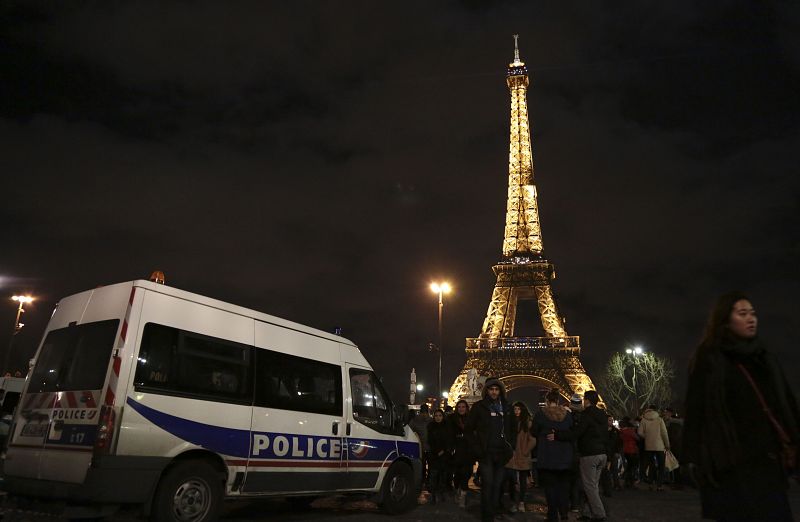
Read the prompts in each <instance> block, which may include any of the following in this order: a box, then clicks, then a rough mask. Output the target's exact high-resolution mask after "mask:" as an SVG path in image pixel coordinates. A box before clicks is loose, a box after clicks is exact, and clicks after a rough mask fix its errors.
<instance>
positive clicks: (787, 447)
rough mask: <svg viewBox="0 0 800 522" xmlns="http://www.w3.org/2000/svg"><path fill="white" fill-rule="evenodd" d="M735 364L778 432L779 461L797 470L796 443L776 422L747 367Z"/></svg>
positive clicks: (788, 469) (785, 466)
mask: <svg viewBox="0 0 800 522" xmlns="http://www.w3.org/2000/svg"><path fill="white" fill-rule="evenodd" d="M736 366H738V367H739V370H741V372H742V374H744V376H745V378H746V379H747V381H748V382H749V383H750V386H751V387H752V388H753V391H754V392H756V397H758V402H760V403H761V408H762V409H763V410H764V413H765V414H766V415H767V418H769V422H770V423H771V424H772V427H773V428H775V432H776V433H777V434H778V439H779V440H780V442H781V463H782V464H783V467H784V469H786V470H787V471H789V472H792V471H796V470H797V444H794V443H793V442H792V439H791V438H790V437H789V435H788V434H787V433H786V430H785V429H783V426H781V423H780V422H778V419H776V418H775V415H773V414H772V410H771V409H770V408H769V406H768V405H767V401H765V400H764V396H763V395H761V390H759V389H758V385H756V381H754V380H753V377H752V376H751V375H750V372H748V371H747V368H745V367H744V365H742V363H736Z"/></svg>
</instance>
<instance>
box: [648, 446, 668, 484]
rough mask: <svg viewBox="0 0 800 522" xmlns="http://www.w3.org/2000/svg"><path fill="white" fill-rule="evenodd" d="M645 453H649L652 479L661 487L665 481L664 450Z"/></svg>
mask: <svg viewBox="0 0 800 522" xmlns="http://www.w3.org/2000/svg"><path fill="white" fill-rule="evenodd" d="M645 454H646V455H647V461H648V462H649V463H650V471H651V474H650V476H649V477H650V480H651V481H652V482H655V483H656V486H658V487H661V484H663V483H664V458H665V455H664V452H663V451H645ZM653 475H655V477H653Z"/></svg>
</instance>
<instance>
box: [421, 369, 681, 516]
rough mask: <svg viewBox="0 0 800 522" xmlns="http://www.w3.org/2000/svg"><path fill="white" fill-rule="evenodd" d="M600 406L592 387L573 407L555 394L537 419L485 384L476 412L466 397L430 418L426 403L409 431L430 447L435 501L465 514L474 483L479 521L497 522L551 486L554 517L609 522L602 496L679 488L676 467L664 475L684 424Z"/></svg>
mask: <svg viewBox="0 0 800 522" xmlns="http://www.w3.org/2000/svg"><path fill="white" fill-rule="evenodd" d="M598 402H599V396H598V394H597V392H595V391H593V390H590V391H587V392H586V393H585V394H584V395H583V396H579V395H573V397H572V399H571V401H570V402H569V403H568V404H567V403H566V401H563V400H562V398H561V394H560V392H559V390H557V389H554V390H552V391H551V392H550V393H548V394H547V395H546V398H545V404H544V405H543V406H542V407H541V408H539V409H538V410H537V411H536V412H535V413H534V414H531V412H530V410H529V409H528V407H527V406H526V405H525V404H524V403H522V402H515V403H513V404H509V403H508V401H507V400H506V397H505V390H504V387H503V384H502V383H501V382H500V380H498V379H488V380H487V381H486V385H485V386H484V395H483V399H482V400H480V401H478V402H476V403H475V404H474V405H473V406H472V408H470V405H469V404H468V403H467V402H466V401H464V400H461V401H459V402H458V403H457V404H456V407H455V409H452V408H445V409H437V410H435V411H434V412H433V415H430V410H429V408H428V406H427V405H422V406H421V408H420V413H419V415H417V416H415V417H413V418H412V419H411V421H410V422H409V425H410V426H411V427H412V429H413V430H414V431H415V432H416V433H417V434H418V435H419V436H420V440H421V441H422V444H423V452H424V464H425V465H424V467H425V470H426V476H425V479H426V485H427V488H428V491H429V492H430V502H431V503H434V504H435V503H439V502H444V501H446V499H449V498H453V499H454V501H455V502H456V503H457V504H458V505H459V506H460V507H465V506H466V497H467V492H468V491H469V489H470V488H469V481H470V479H473V480H474V484H475V485H476V486H478V487H480V489H481V492H482V494H481V513H482V518H483V519H484V520H494V518H495V517H496V516H497V515H502V514H504V513H513V512H524V511H525V509H526V507H525V498H526V492H527V490H528V488H529V487H530V486H532V485H534V484H535V485H536V486H538V487H541V488H543V489H544V493H545V498H546V501H547V507H548V512H547V520H567V519H568V516H569V513H570V511H573V512H579V516H580V517H581V518H585V519H588V520H604V519H605V518H606V506H605V503H604V501H603V497H611V496H612V495H613V492H614V491H621V490H623V489H624V488H634V487H642V486H641V485H642V484H646V485H648V487H649V488H650V489H652V490H657V491H661V490H662V489H663V488H664V485H665V484H668V485H670V486H671V487H673V488H682V487H683V481H682V478H681V475H680V473H679V470H678V469H674V470H670V471H667V470H666V469H665V455H666V454H667V453H666V452H667V451H671V452H672V453H673V455H679V454H680V450H679V447H680V441H681V438H682V437H681V432H682V429H683V421H682V419H679V418H677V417H676V416H675V412H674V410H673V409H672V408H665V409H664V410H663V411H662V412H659V411H658V409H657V408H656V407H655V406H653V405H651V406H649V407H648V408H646V409H645V411H644V412H643V414H642V416H641V417H640V418H637V419H634V420H632V419H630V418H628V417H624V418H622V419H621V420H620V421H619V422H617V421H616V420H615V419H614V417H613V416H611V415H610V414H608V413H606V412H605V411H604V410H602V409H600V408H598V407H597V405H598ZM445 410H447V411H445ZM670 441H672V443H670Z"/></svg>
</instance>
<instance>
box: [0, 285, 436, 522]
mask: <svg viewBox="0 0 800 522" xmlns="http://www.w3.org/2000/svg"><path fill="white" fill-rule="evenodd" d="M402 417H403V415H402V414H401V411H400V409H399V408H394V407H393V405H392V403H391V401H390V400H389V397H388V396H387V394H386V392H385V391H384V389H383V387H382V386H381V383H380V381H379V380H378V378H377V377H376V376H375V374H374V373H373V371H372V369H371V368H370V365H369V363H368V362H367V360H366V359H365V358H364V356H363V355H362V354H361V352H360V351H359V350H358V348H357V347H356V346H355V345H354V344H353V343H352V342H350V341H348V340H347V339H344V338H342V337H339V336H336V335H332V334H329V333H326V332H323V331H319V330H315V329H313V328H309V327H306V326H302V325H300V324H296V323H293V322H290V321H286V320H282V319H279V318H277V317H273V316H270V315H266V314H262V313H259V312H255V311H252V310H248V309H245V308H241V307H238V306H235V305H231V304H228V303H224V302H221V301H217V300H214V299H209V298H207V297H203V296H200V295H196V294H192V293H189V292H185V291H182V290H178V289H175V288H171V287H168V286H165V285H163V284H157V283H154V282H151V281H145V280H137V281H131V282H127V283H120V284H116V285H113V286H105V287H100V288H97V289H95V290H89V291H86V292H82V293H79V294H76V295H73V296H70V297H67V298H64V299H62V300H61V301H60V302H59V303H58V305H57V307H56V311H55V312H54V314H53V317H52V318H51V320H50V322H49V324H48V326H47V330H46V331H45V334H44V339H43V341H42V343H41V346H40V347H39V349H38V351H37V353H36V357H35V365H34V367H33V370H32V372H31V374H30V377H29V378H28V382H27V385H26V388H25V390H24V393H23V395H22V397H21V399H20V403H19V406H18V408H17V413H16V415H15V418H14V424H13V426H12V428H11V434H10V437H9V446H8V452H7V456H6V460H5V486H4V488H5V489H6V490H7V491H9V492H10V493H12V494H14V495H24V496H29V497H30V496H34V497H45V498H56V499H64V500H66V501H68V502H69V503H71V504H86V505H98V504H101V505H120V504H141V505H143V507H144V511H145V513H146V514H148V515H151V516H152V518H153V519H155V520H181V521H196V522H199V521H206V520H214V519H215V518H216V517H217V516H218V513H219V509H220V506H221V503H222V501H223V499H235V498H252V497H260V496H286V497H298V498H301V499H307V498H309V497H313V496H316V495H323V494H329V493H342V492H371V493H375V494H376V496H377V500H378V503H379V505H381V507H382V508H383V509H384V511H386V512H389V513H398V512H403V511H406V510H408V509H411V508H412V507H413V506H415V505H416V498H417V494H418V492H419V489H420V486H421V484H420V482H421V477H422V473H421V464H420V446H419V440H418V438H417V436H416V435H415V434H414V433H413V432H412V431H411V430H410V429H409V428H408V427H407V426H405V423H404V422H403V418H402Z"/></svg>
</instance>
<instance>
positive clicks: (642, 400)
mask: <svg viewBox="0 0 800 522" xmlns="http://www.w3.org/2000/svg"><path fill="white" fill-rule="evenodd" d="M674 377H675V367H674V365H673V363H672V360H671V359H669V358H667V357H658V356H656V355H655V354H653V353H651V352H644V353H641V354H633V355H627V354H621V353H615V354H614V355H612V356H611V359H610V360H609V361H608V364H606V371H605V373H604V374H603V376H602V377H601V378H600V382H599V383H598V384H599V385H600V389H601V390H602V392H603V400H604V401H605V403H606V407H607V408H608V410H609V412H611V413H612V414H613V415H615V416H617V417H621V416H624V415H627V416H629V417H631V418H633V417H636V416H637V415H639V414H640V413H641V410H642V408H643V407H644V406H647V405H648V404H657V405H667V404H668V403H669V401H670V400H671V399H672V380H673V378H674Z"/></svg>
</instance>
